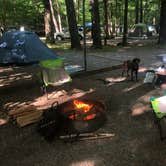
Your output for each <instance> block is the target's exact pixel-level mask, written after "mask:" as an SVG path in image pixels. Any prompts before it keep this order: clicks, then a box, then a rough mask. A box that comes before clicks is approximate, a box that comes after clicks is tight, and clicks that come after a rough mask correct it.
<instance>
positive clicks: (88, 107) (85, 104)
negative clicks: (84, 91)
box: [73, 100, 93, 112]
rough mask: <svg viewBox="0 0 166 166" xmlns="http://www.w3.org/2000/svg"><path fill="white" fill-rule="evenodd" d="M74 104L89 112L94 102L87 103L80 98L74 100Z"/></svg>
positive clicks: (77, 107)
mask: <svg viewBox="0 0 166 166" xmlns="http://www.w3.org/2000/svg"><path fill="white" fill-rule="evenodd" d="M73 104H74V106H75V108H76V109H82V110H83V111H84V112H88V111H89V110H90V109H91V108H92V107H93V104H87V103H84V102H82V101H79V100H74V101H73Z"/></svg>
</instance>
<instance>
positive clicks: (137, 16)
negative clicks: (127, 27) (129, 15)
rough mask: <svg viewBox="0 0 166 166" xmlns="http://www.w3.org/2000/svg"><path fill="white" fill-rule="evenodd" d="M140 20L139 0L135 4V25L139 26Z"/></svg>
mask: <svg viewBox="0 0 166 166" xmlns="http://www.w3.org/2000/svg"><path fill="white" fill-rule="evenodd" d="M138 20H139V0H136V2H135V24H138V22H139V21H138Z"/></svg>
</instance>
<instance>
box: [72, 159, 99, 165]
mask: <svg viewBox="0 0 166 166" xmlns="http://www.w3.org/2000/svg"><path fill="white" fill-rule="evenodd" d="M95 165H96V164H95V162H94V161H93V160H85V161H77V162H74V163H72V164H70V165H69V166H95Z"/></svg>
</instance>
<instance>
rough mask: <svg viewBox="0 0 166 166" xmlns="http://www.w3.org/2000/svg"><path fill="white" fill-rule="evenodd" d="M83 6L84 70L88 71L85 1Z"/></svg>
mask: <svg viewBox="0 0 166 166" xmlns="http://www.w3.org/2000/svg"><path fill="white" fill-rule="evenodd" d="M82 6H83V34H84V35H83V36H84V37H83V40H84V43H83V51H84V70H85V71H87V56H86V29H85V28H86V27H85V0H83V2H82Z"/></svg>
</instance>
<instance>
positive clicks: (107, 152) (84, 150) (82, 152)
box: [0, 41, 166, 166]
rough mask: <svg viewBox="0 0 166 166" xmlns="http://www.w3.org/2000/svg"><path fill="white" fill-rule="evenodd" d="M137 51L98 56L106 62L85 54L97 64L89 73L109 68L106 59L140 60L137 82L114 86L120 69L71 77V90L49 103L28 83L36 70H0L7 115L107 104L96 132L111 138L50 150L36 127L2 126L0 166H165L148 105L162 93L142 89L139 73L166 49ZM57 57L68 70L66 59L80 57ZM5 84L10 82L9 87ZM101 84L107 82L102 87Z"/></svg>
mask: <svg viewBox="0 0 166 166" xmlns="http://www.w3.org/2000/svg"><path fill="white" fill-rule="evenodd" d="M141 42H142V41H141ZM144 42H145V41H144ZM139 45H140V43H138V47H137V48H134V49H133V48H128V47H127V48H121V47H120V48H119V49H118V50H117V52H116V53H115V52H112V53H110V52H104V53H102V56H104V57H106V58H105V59H104V58H102V57H101V53H97V52H94V51H93V50H89V51H88V52H89V53H88V54H89V57H88V58H89V59H91V60H92V59H96V61H95V62H96V63H95V64H91V63H89V65H88V67H89V70H90V69H93V70H94V69H98V68H99V64H98V63H100V65H101V66H102V65H103V66H105V67H108V65H110V64H108V59H110V61H111V62H112V63H113V62H114V63H113V64H117V65H118V64H120V61H119V59H120V60H121V59H123V58H124V59H125V58H126V57H125V56H126V54H127V55H128V56H129V57H132V56H133V55H134V56H137V57H140V59H141V60H142V62H141V67H140V70H142V72H140V73H139V81H138V82H132V81H123V82H118V83H116V81H117V80H119V79H120V78H121V69H116V70H110V71H107V72H101V73H100V72H98V73H96V74H89V75H82V76H81V75H80V76H79V77H73V78H72V82H71V83H69V84H68V83H66V84H64V85H62V86H60V87H54V88H50V89H48V94H49V99H47V97H46V95H43V93H42V91H41V89H40V87H39V85H38V84H37V83H36V81H35V80H33V79H31V77H28V76H29V75H30V74H33V73H35V71H34V70H35V67H33V66H32V67H29V66H27V67H25V68H23V69H19V68H17V67H16V68H10V67H9V68H1V83H3V86H2V87H1V108H3V110H4V108H5V109H6V110H8V111H9V110H12V109H14V108H19V107H24V106H25V105H27V104H29V105H35V106H36V107H38V108H40V109H46V107H50V105H51V103H52V102H53V101H58V102H59V103H63V102H64V101H67V100H70V99H72V98H80V99H95V100H98V101H102V102H103V103H104V104H105V106H106V115H107V122H106V124H105V125H104V126H103V127H101V128H100V129H99V130H98V131H97V132H99V133H100V132H101V133H111V134H114V136H112V137H111V138H105V139H94V140H86V141H75V142H67V143H66V142H64V141H63V140H59V139H57V140H54V141H53V142H52V143H51V144H50V143H48V142H47V141H46V140H45V139H44V138H43V137H41V136H40V135H39V134H38V133H37V132H36V126H37V123H34V124H30V125H27V126H25V127H21V128H20V127H19V126H18V125H17V124H16V122H15V121H13V120H12V119H10V120H9V121H8V123H7V124H6V125H2V126H1V127H0V130H1V133H3V134H1V135H0V138H1V149H0V151H1V153H0V154H1V156H0V160H1V165H4V166H6V165H7V166H10V165H59V163H61V164H60V165H64V166H68V165H99V166H100V165H106V166H107V165H108V166H109V165H117V166H119V165H126V166H127V165H148V164H150V165H154V166H156V165H160V166H162V165H163V166H164V165H165V164H166V163H165V162H166V161H165V159H164V156H165V141H160V136H159V131H158V128H157V126H156V124H155V121H154V115H153V112H152V108H151V107H150V100H149V99H150V97H151V96H160V95H163V90H159V89H155V88H154V87H153V86H152V85H148V84H143V79H144V77H145V72H144V70H143V69H144V68H148V67H150V66H151V65H152V64H157V63H160V61H158V59H157V58H156V56H155V55H159V54H162V53H164V52H165V49H163V48H158V47H153V48H151V49H150V50H149V42H148V41H147V44H145V46H142V47H139ZM135 50H137V51H135ZM58 54H61V55H63V56H64V59H66V63H67V64H69V63H71V59H70V58H67V57H68V55H69V54H75V56H78V55H79V57H80V55H82V52H79V51H70V52H68V53H65V52H62V51H59V52H58ZM115 54H116V55H115ZM136 54H137V55H136ZM94 55H95V56H94ZM152 56H153V58H152ZM76 59H77V60H78V64H79V63H80V60H79V58H75V61H74V64H75V63H76ZM101 59H102V63H101ZM91 62H92V61H91ZM93 62H94V60H93ZM111 62H110V63H111ZM4 73H5V75H4ZM8 78H11V79H10V82H9V79H8ZM105 79H107V80H108V82H106V83H105V82H104V81H102V80H105ZM109 80H110V82H109ZM2 113H3V117H5V119H8V116H7V115H6V114H4V113H5V112H4V111H2ZM1 116H2V115H1ZM156 154H157V155H156ZM129 163H130V164H129Z"/></svg>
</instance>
